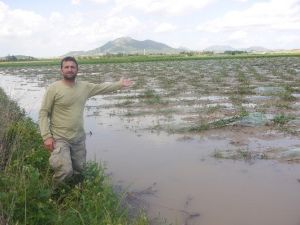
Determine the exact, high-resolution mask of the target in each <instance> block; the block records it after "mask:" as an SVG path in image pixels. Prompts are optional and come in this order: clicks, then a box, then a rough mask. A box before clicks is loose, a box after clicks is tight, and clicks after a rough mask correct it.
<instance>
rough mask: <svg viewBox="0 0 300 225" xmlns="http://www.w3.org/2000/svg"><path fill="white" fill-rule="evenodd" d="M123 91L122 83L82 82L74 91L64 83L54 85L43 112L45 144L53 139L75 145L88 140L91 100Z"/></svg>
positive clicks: (41, 118)
mask: <svg viewBox="0 0 300 225" xmlns="http://www.w3.org/2000/svg"><path fill="white" fill-rule="evenodd" d="M121 88H122V84H121V82H115V83H102V84H92V83H89V82H85V81H78V82H76V83H75V85H74V86H72V87H70V86H68V85H66V84H65V83H63V81H56V82H54V83H53V84H51V85H50V86H49V87H48V89H47V91H46V93H45V96H44V99H43V102H42V106H41V109H40V112H39V126H40V131H41V135H42V138H43V140H46V139H47V138H49V137H53V138H65V139H66V140H70V141H71V140H72V139H74V138H79V137H82V136H84V135H85V132H84V128H83V112H84V106H85V103H86V101H87V99H88V98H90V97H92V96H94V95H99V94H104V93H108V92H112V91H116V90H118V89H121Z"/></svg>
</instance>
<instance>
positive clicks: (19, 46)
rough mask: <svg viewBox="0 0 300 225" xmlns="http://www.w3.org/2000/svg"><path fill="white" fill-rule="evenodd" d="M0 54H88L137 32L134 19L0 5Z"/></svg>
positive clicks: (130, 17)
mask: <svg viewBox="0 0 300 225" xmlns="http://www.w3.org/2000/svg"><path fill="white" fill-rule="evenodd" d="M0 15H1V16H0V41H1V46H0V52H1V55H3V54H4V55H5V54H6V55H7V54H16V53H20V52H21V53H22V54H29V55H33V56H44V55H45V56H55V55H60V54H64V53H66V52H67V51H71V50H88V49H92V48H96V47H99V45H100V44H101V43H103V42H106V41H108V40H111V39H112V38H117V37H120V36H125V35H128V34H129V33H133V32H135V31H136V30H138V28H137V27H139V26H140V25H141V23H140V21H139V20H138V19H136V18H135V17H134V16H117V15H115V16H113V17H109V16H107V15H105V14H99V15H96V16H95V15H92V16H91V15H89V14H88V13H79V12H71V13H70V14H67V13H64V14H62V13H60V12H52V13H51V14H50V15H48V16H41V15H39V14H37V13H35V12H33V11H28V10H27V11H26V10H20V9H11V8H9V7H8V6H7V5H5V4H4V3H2V2H1V1H0Z"/></svg>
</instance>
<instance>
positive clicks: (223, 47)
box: [203, 45, 271, 53]
mask: <svg viewBox="0 0 300 225" xmlns="http://www.w3.org/2000/svg"><path fill="white" fill-rule="evenodd" d="M203 51H208V52H214V53H224V52H225V51H246V52H270V51H271V50H270V49H267V48H264V47H260V46H252V47H249V48H233V47H231V46H229V45H213V46H210V47H208V48H205V49H204V50H203Z"/></svg>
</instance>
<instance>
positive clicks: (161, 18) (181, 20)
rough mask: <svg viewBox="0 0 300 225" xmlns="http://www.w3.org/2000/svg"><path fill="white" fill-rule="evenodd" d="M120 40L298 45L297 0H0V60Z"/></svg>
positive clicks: (191, 44)
mask: <svg viewBox="0 0 300 225" xmlns="http://www.w3.org/2000/svg"><path fill="white" fill-rule="evenodd" d="M122 36H129V37H132V38H134V39H137V40H140V41H142V40H146V39H151V40H154V41H158V42H162V43H165V44H168V45H170V46H171V47H186V48H189V49H192V50H202V49H204V48H206V47H209V46H211V45H230V46H232V47H235V48H242V47H250V46H263V47H266V48H270V49H293V48H300V0H227V1H224V0H223V1H221V0H51V1H50V0H49V1H45V0H44V1H42V0H26V1H25V0H13V1H12V0H0V56H5V55H8V54H24V55H30V56H35V57H50V56H60V55H63V54H65V53H67V52H69V51H73V50H91V49H94V48H97V47H100V46H102V45H103V44H105V43H106V42H107V41H110V40H113V39H116V38H118V37H122Z"/></svg>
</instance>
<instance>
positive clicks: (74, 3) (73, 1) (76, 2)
mask: <svg viewBox="0 0 300 225" xmlns="http://www.w3.org/2000/svg"><path fill="white" fill-rule="evenodd" d="M71 3H72V5H79V4H80V0H72V1H71Z"/></svg>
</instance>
